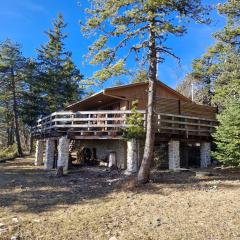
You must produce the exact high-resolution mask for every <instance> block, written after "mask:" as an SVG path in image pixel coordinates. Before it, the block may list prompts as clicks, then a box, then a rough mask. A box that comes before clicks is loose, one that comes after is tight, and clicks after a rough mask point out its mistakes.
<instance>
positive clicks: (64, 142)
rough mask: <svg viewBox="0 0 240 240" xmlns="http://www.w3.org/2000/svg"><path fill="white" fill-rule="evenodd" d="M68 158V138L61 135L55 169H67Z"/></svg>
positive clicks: (65, 170) (65, 171) (64, 170)
mask: <svg viewBox="0 0 240 240" xmlns="http://www.w3.org/2000/svg"><path fill="white" fill-rule="evenodd" d="M68 159H69V139H68V138H67V136H64V137H61V138H60V139H59V143H58V161H57V169H58V170H59V169H63V172H64V173H67V170H68Z"/></svg>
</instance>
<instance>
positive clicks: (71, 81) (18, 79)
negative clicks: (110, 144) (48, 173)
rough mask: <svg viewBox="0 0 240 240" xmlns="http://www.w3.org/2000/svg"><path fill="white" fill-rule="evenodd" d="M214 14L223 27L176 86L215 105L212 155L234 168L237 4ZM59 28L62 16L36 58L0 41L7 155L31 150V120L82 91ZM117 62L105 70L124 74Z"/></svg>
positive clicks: (238, 153) (239, 34) (238, 94)
mask: <svg viewBox="0 0 240 240" xmlns="http://www.w3.org/2000/svg"><path fill="white" fill-rule="evenodd" d="M218 12H219V14H221V15H222V16H225V17H226V19H227V23H226V26H224V28H223V29H222V30H221V31H219V32H216V33H215V34H214V35H213V37H214V38H215V40H216V41H215V44H214V46H211V47H209V49H208V51H207V52H206V53H205V54H204V55H203V56H202V57H201V58H199V59H196V60H194V61H193V70H192V72H191V73H189V74H187V76H186V77H185V78H184V79H183V81H182V82H181V83H180V84H179V85H178V87H177V90H178V91H179V92H180V93H182V94H184V95H186V96H187V97H190V98H191V88H192V86H194V101H195V102H197V103H201V104H207V105H210V106H217V107H218V109H219V115H218V120H219V123H220V125H219V127H218V128H217V131H216V133H215V134H214V138H215V143H216V145H217V151H216V152H215V153H214V157H216V159H218V160H220V161H221V162H223V163H226V164H230V165H237V166H239V164H240V140H239V139H240V112H239V111H240V110H239V106H240V83H239V82H240V66H239V54H240V53H239V46H240V40H239V39H240V3H239V2H238V1H232V0H228V1H227V2H226V3H225V4H222V5H218ZM125 20H126V19H125ZM90 24H92V25H89V27H92V28H94V27H96V26H94V24H95V23H90ZM168 24H170V23H168ZM65 27H66V24H65V23H64V19H63V16H62V15H59V16H58V18H57V19H56V20H55V21H54V23H53V29H52V30H50V31H48V32H47V33H46V34H47V36H48V38H49V41H48V42H47V43H46V44H45V45H42V46H41V47H40V48H39V49H38V56H37V58H36V60H35V59H29V58H25V57H24V56H23V55H22V53H21V48H20V45H19V44H17V43H15V42H13V41H12V40H6V41H4V42H2V43H1V45H0V84H1V88H0V116H1V117H0V133H1V139H0V148H1V149H6V150H5V153H6V155H8V153H11V154H12V153H13V152H14V151H15V149H16V152H15V153H14V154H16V155H19V156H21V155H22V154H23V149H24V150H27V151H30V152H32V144H31V143H32V140H31V134H30V132H31V128H32V127H33V126H34V125H35V123H36V120H37V119H38V118H39V117H40V116H44V115H46V114H49V113H51V112H54V111H57V110H61V109H63V108H64V107H65V106H66V105H68V104H69V103H72V102H74V101H77V100H79V99H81V98H82V96H83V94H84V93H83V87H82V86H83V84H82V79H83V76H82V74H81V72H80V70H79V69H78V68H77V67H76V65H75V64H74V63H73V60H72V58H71V53H70V52H68V51H67V50H66V49H65V45H64V39H65V38H66V37H67V36H66V35H65V34H64V33H63V29H64V28H65ZM118 31H119V32H118V33H117V34H119V35H120V34H122V32H123V30H122V29H118ZM166 31H170V32H171V31H172V33H175V34H176V35H177V34H180V29H177V28H176V29H175V30H173V29H169V25H167V26H166ZM174 31H175V32H174ZM115 34H116V33H115ZM101 40H102V41H104V39H101ZM99 44H100V45H101V44H103V42H99ZM96 47H99V45H98V46H96V45H95V48H96ZM95 50H96V49H95ZM95 50H94V49H91V48H90V53H92V54H95V53H96V52H95ZM161 51H162V52H163V51H168V49H167V48H166V49H161ZM165 53H166V52H165ZM108 54H109V53H108V52H106V51H105V52H102V55H101V54H99V55H97V54H95V55H94V56H95V59H94V61H92V62H91V63H92V64H96V65H97V64H100V63H101V62H102V61H104V60H106V59H105V58H108V57H109V55H108ZM169 54H172V53H171V52H169ZM173 54H174V53H173ZM160 62H161V61H160ZM109 66H111V65H109ZM122 66H123V63H122V62H121V61H119V62H117V64H116V65H114V66H111V67H112V69H111V70H113V71H111V72H112V73H114V74H115V75H116V76H118V75H120V74H124V73H125V72H124V71H122V69H121V67H122ZM108 70H109V69H108ZM108 72H110V71H108ZM108 72H106V69H105V70H104V71H102V72H97V73H95V74H94V77H95V78H98V80H99V79H100V80H102V81H105V80H106V79H107V78H109V77H114V76H112V75H111V76H108V75H107V74H106V73H108ZM146 77H149V73H144V72H142V71H140V72H139V74H138V75H137V76H136V77H135V78H134V79H133V81H146ZM160 80H161V79H160ZM116 84H118V83H116ZM15 146H16V147H15ZM3 155H4V153H3Z"/></svg>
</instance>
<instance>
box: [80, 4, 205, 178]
mask: <svg viewBox="0 0 240 240" xmlns="http://www.w3.org/2000/svg"><path fill="white" fill-rule="evenodd" d="M90 2H91V9H87V13H88V18H87V21H86V24H85V26H83V29H82V30H83V32H84V33H85V34H86V35H89V34H90V35H91V34H94V36H95V35H97V36H98V39H97V40H96V42H95V43H94V44H93V45H92V46H91V47H90V48H89V57H90V59H91V63H92V64H96V65H101V66H102V69H101V70H100V71H97V72H96V73H95V74H94V76H93V78H94V79H96V80H97V81H100V82H104V81H106V80H107V79H109V78H111V77H115V76H119V75H121V74H125V73H126V69H125V62H126V60H127V59H128V57H129V56H130V55H131V54H137V57H138V59H140V58H141V62H143V63H145V64H146V66H147V67H148V82H149V88H148V108H147V126H146V127H147V131H146V141H145V148H144V156H143V160H142V164H141V167H140V170H139V173H138V181H139V182H141V183H145V182H147V181H148V180H149V173H150V166H151V160H152V156H153V146H154V139H155V103H156V82H157V76H156V74H157V64H158V63H160V62H163V60H164V56H165V55H170V56H174V54H173V53H172V51H171V49H169V48H168V47H167V46H166V45H165V43H166V39H168V36H169V35H174V36H181V35H183V34H184V33H186V31H187V28H186V21H187V20H190V19H192V20H194V21H196V22H206V19H205V14H206V11H205V10H206V9H205V8H204V7H203V6H202V1H201V0H187V1H176V0H162V1H159V0H119V1H115V0H92V1H90ZM177 19H179V21H178V20H177ZM110 41H111V44H110ZM122 49H124V51H123V53H121V54H120V52H119V51H120V50H122ZM121 56H122V57H121Z"/></svg>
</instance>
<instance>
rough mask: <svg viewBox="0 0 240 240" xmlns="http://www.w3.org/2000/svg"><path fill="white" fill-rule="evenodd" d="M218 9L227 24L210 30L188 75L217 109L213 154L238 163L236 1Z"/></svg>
mask: <svg viewBox="0 0 240 240" xmlns="http://www.w3.org/2000/svg"><path fill="white" fill-rule="evenodd" d="M218 10H219V14H221V15H223V16H226V18H227V24H226V26H225V27H224V29H223V30H220V31H218V32H216V33H215V34H214V38H215V39H216V43H215V45H214V46H213V47H211V48H209V49H208V51H207V53H206V54H204V55H203V57H202V58H201V59H198V60H196V61H194V63H193V72H192V73H191V75H192V76H194V77H195V78H197V80H198V82H199V83H200V84H201V85H202V86H203V89H206V91H205V92H204V91H203V92H202V93H203V99H206V100H207V101H205V103H208V104H209V103H211V105H213V104H216V105H217V106H218V107H219V110H220V114H219V115H218V119H219V127H218V128H217V131H216V133H215V134H214V138H215V142H216V144H217V151H215V152H214V156H215V157H216V158H217V159H218V160H219V161H221V162H223V163H225V164H231V165H239V155H240V147H239V114H240V113H239V109H240V100H239V99H240V64H239V59H240V40H239V39H240V2H239V1H235V0H227V1H226V3H224V4H219V5H218ZM203 102H204V101H203Z"/></svg>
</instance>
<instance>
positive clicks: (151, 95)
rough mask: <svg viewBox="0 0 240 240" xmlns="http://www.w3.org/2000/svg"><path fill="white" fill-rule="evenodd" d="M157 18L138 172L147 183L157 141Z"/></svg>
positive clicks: (139, 178) (153, 36)
mask: <svg viewBox="0 0 240 240" xmlns="http://www.w3.org/2000/svg"><path fill="white" fill-rule="evenodd" d="M154 26H155V20H154V19H153V20H152V21H151V24H150V37H149V62H150V64H149V78H148V79H149V85H148V106H147V124H146V128H147V129H146V140H145V147H144V154H143V160H142V163H141V167H140V170H139V172H138V182H139V183H146V182H148V181H149V175H150V167H151V160H152V156H153V148H154V141H155V103H156V81H157V77H156V74H157V51H156V42H155V32H154Z"/></svg>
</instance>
